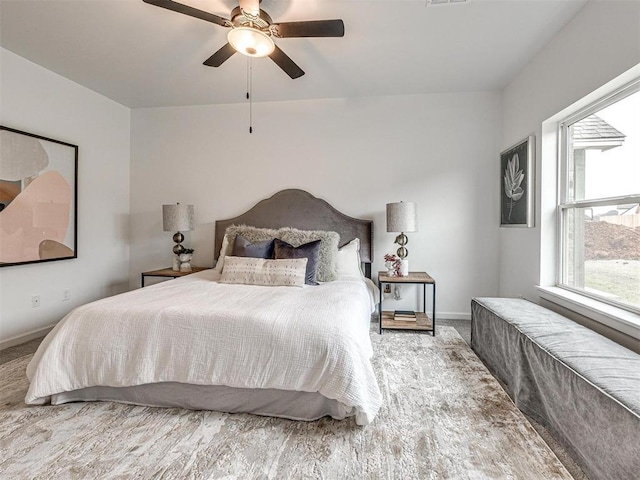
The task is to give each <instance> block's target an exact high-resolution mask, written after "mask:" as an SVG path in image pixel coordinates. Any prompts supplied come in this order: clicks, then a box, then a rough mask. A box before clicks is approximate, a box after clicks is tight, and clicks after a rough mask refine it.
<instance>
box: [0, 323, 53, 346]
mask: <svg viewBox="0 0 640 480" xmlns="http://www.w3.org/2000/svg"><path fill="white" fill-rule="evenodd" d="M55 326H56V325H55V324H53V325H49V326H48V327H42V328H39V329H37V330H33V331H31V332H28V333H23V334H21V335H18V336H16V337H11V338H7V339H6V340H0V350H5V349H7V348H9V347H14V346H16V345H20V344H22V343H26V342H28V341H29V340H33V339H35V338H40V337H44V336H45V335H46V334H48V333H49V332H50V331H51V330H53V327H55Z"/></svg>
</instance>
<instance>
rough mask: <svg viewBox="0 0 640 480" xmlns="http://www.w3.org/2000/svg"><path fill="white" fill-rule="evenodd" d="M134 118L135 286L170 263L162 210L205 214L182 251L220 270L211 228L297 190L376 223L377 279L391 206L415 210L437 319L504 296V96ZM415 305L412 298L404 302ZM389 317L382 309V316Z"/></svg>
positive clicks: (306, 104)
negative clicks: (434, 286) (175, 205)
mask: <svg viewBox="0 0 640 480" xmlns="http://www.w3.org/2000/svg"><path fill="white" fill-rule="evenodd" d="M248 108H249V107H248V105H221V106H200V107H176V108H157V109H136V110H133V111H132V120H131V126H132V130H131V131H132V133H131V138H132V155H131V182H132V183H131V185H132V196H131V214H132V231H131V234H132V236H131V239H132V240H131V242H132V243H131V260H132V261H131V272H130V274H131V283H132V286H137V285H139V276H140V272H142V271H144V270H146V269H153V268H161V267H164V266H169V265H170V261H171V260H170V259H171V253H170V252H171V246H172V245H173V243H172V241H171V233H167V232H163V231H162V221H161V205H162V204H164V203H172V202H182V203H189V204H193V205H195V209H196V223H197V227H196V229H195V230H194V231H192V232H187V233H186V234H185V236H186V240H185V242H184V244H185V245H186V246H189V247H194V248H195V249H196V252H195V255H194V261H193V264H194V265H203V266H211V265H212V264H213V261H214V253H213V235H214V223H213V222H214V221H215V220H216V219H222V218H229V217H233V216H236V215H238V214H240V213H243V212H244V211H245V210H247V209H248V208H250V207H251V206H253V205H254V204H255V203H256V202H257V201H259V200H261V199H263V198H265V197H268V196H271V195H272V194H273V193H275V192H277V191H279V190H281V189H284V188H301V189H304V190H307V191H309V192H311V193H312V194H314V195H316V196H318V197H320V198H323V199H325V200H327V201H328V202H329V203H331V204H332V205H333V206H334V207H336V208H337V209H338V210H340V211H342V212H344V213H346V214H348V215H351V216H354V217H360V218H369V219H373V220H374V222H375V240H374V241H375V243H374V248H375V252H374V255H375V258H376V262H375V263H374V265H373V271H374V272H375V271H377V270H379V269H383V265H382V264H383V262H382V257H383V255H384V254H385V253H391V252H395V250H396V248H397V245H396V246H395V247H394V244H393V240H394V238H395V234H391V233H386V231H385V230H386V227H385V218H384V215H385V204H386V203H388V202H395V201H400V200H405V201H414V202H417V203H418V209H419V230H420V231H419V232H417V233H410V234H409V244H408V248H409V252H410V253H409V260H410V265H411V268H412V269H414V270H426V271H428V272H429V273H430V274H431V275H432V276H433V277H434V278H435V279H436V281H437V282H438V299H437V302H438V303H437V306H438V312H440V313H441V314H449V315H452V316H456V317H460V316H463V315H468V312H469V303H470V299H471V297H472V296H474V295H496V294H497V290H498V227H497V225H498V192H497V188H498V179H497V176H496V163H495V162H496V155H497V152H498V144H499V141H500V95H499V94H498V93H467V94H437V95H422V96H396V97H378V98H364V99H331V100H314V101H297V102H279V103H258V104H255V105H254V133H253V134H251V135H250V134H249V133H248V112H249V110H248ZM407 297H408V299H410V300H411V302H408V303H410V304H411V303H412V302H415V300H416V296H415V294H413V293H412V292H407ZM385 308H386V305H385Z"/></svg>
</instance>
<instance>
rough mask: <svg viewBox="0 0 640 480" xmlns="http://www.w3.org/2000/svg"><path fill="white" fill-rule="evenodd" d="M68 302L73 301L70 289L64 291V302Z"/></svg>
mask: <svg viewBox="0 0 640 480" xmlns="http://www.w3.org/2000/svg"><path fill="white" fill-rule="evenodd" d="M68 300H71V290H69V289H68V288H65V289H64V290H63V291H62V301H63V302H66V301H68Z"/></svg>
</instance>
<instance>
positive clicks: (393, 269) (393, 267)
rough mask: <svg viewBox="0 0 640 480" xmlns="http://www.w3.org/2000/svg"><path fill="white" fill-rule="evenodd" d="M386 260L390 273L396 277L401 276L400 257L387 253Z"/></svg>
mask: <svg viewBox="0 0 640 480" xmlns="http://www.w3.org/2000/svg"><path fill="white" fill-rule="evenodd" d="M384 261H385V264H384V266H385V267H387V271H388V272H389V274H390V275H392V276H394V277H399V276H400V259H399V258H398V257H396V256H395V255H393V254H389V253H387V254H386V255H385V256H384Z"/></svg>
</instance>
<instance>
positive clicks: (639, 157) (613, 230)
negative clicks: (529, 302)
mask: <svg viewBox="0 0 640 480" xmlns="http://www.w3.org/2000/svg"><path fill="white" fill-rule="evenodd" d="M559 138H560V148H561V150H560V153H561V170H560V179H561V185H560V186H561V188H560V204H559V206H558V214H559V227H560V237H559V239H560V241H559V256H558V258H559V259H560V260H559V265H558V284H559V286H560V287H563V288H567V289H569V290H572V291H574V292H577V293H580V294H582V295H586V296H589V297H593V298H596V299H597V300H601V301H604V302H607V303H610V304H613V305H616V306H619V307H622V308H625V309H627V310H630V311H633V312H640V79H639V80H637V81H636V82H634V83H633V84H631V85H628V86H627V87H625V88H623V89H621V90H619V91H618V92H616V93H615V94H614V95H611V96H610V97H608V98H606V99H602V100H601V101H599V102H598V103H596V104H592V105H591V106H590V107H588V108H586V109H583V110H582V111H580V112H579V113H577V114H575V115H573V116H571V117H570V118H567V119H565V121H563V122H561V123H560V132H559Z"/></svg>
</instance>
